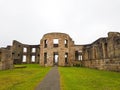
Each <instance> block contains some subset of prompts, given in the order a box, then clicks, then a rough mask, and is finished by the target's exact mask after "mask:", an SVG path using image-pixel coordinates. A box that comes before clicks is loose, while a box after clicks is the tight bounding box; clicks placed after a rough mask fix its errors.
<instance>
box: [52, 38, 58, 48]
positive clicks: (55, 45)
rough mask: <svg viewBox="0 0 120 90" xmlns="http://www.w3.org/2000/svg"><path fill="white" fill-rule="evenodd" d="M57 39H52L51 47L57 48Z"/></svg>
mask: <svg viewBox="0 0 120 90" xmlns="http://www.w3.org/2000/svg"><path fill="white" fill-rule="evenodd" d="M58 44H59V39H53V47H58Z"/></svg>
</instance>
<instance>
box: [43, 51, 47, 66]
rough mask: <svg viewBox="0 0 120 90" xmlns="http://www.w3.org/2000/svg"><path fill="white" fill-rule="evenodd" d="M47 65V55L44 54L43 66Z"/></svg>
mask: <svg viewBox="0 0 120 90" xmlns="http://www.w3.org/2000/svg"><path fill="white" fill-rule="evenodd" d="M46 63H47V53H44V64H46Z"/></svg>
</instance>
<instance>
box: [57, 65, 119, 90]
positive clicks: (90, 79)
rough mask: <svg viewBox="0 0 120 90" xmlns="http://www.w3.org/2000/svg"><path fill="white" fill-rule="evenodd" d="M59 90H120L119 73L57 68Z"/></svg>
mask: <svg viewBox="0 0 120 90" xmlns="http://www.w3.org/2000/svg"><path fill="white" fill-rule="evenodd" d="M59 71H60V83H61V85H60V86H61V90H120V73H117V72H109V71H99V70H95V69H88V68H81V67H59Z"/></svg>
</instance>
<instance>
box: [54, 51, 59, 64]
mask: <svg viewBox="0 0 120 90" xmlns="http://www.w3.org/2000/svg"><path fill="white" fill-rule="evenodd" d="M58 58H59V55H58V53H57V52H54V57H53V62H54V65H58Z"/></svg>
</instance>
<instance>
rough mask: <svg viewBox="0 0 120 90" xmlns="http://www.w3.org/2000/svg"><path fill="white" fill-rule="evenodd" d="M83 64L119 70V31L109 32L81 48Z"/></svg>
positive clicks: (102, 68)
mask: <svg viewBox="0 0 120 90" xmlns="http://www.w3.org/2000/svg"><path fill="white" fill-rule="evenodd" d="M82 63H83V66H85V67H89V68H96V69H101V70H111V71H120V33H118V32H109V33H108V37H106V38H100V39H98V40H96V41H95V42H94V43H92V44H89V45H85V46H84V48H83V61H82Z"/></svg>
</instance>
